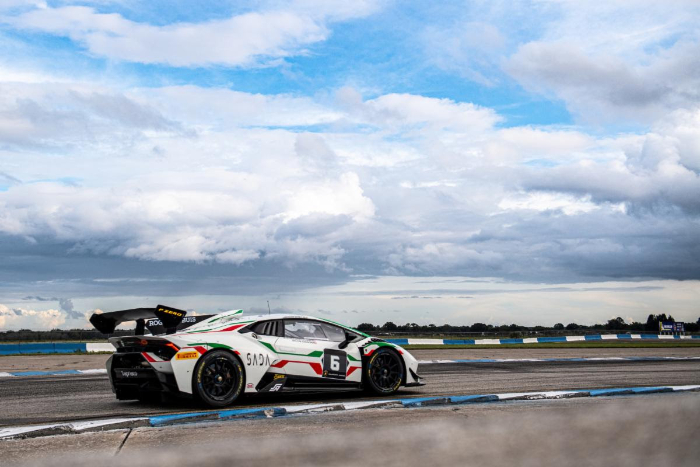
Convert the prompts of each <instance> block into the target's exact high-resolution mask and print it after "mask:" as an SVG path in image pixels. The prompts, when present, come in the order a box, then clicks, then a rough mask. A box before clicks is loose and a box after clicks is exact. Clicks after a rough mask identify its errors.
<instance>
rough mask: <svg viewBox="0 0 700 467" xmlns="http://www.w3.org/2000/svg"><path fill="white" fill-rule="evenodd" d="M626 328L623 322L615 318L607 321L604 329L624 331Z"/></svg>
mask: <svg viewBox="0 0 700 467" xmlns="http://www.w3.org/2000/svg"><path fill="white" fill-rule="evenodd" d="M626 326H627V325H626V324H625V320H624V319H622V318H620V317H619V316H618V317H617V318H613V319H609V320H608V322H607V323H606V324H605V329H609V330H614V329H625V327H626Z"/></svg>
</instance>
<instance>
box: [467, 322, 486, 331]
mask: <svg viewBox="0 0 700 467" xmlns="http://www.w3.org/2000/svg"><path fill="white" fill-rule="evenodd" d="M471 330H472V332H486V331H488V330H489V327H488V326H487V325H485V324H484V323H474V324H472V327H471Z"/></svg>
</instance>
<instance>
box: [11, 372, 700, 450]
mask: <svg viewBox="0 0 700 467" xmlns="http://www.w3.org/2000/svg"><path fill="white" fill-rule="evenodd" d="M689 391H700V385H687V386H651V387H637V388H608V389H577V390H570V391H544V392H514V393H506V394H472V395H463V396H461V395H460V396H433V397H418V398H410V399H387V400H374V401H357V402H338V403H330V404H307V405H287V406H279V407H261V408H246V409H232V410H212V411H207V412H188V413H180V414H172V415H157V416H147V417H135V418H112V419H103V420H89V421H82V422H70V423H54V424H47V425H32V426H16V427H6V428H0V439H9V438H28V437H39V436H52V435H58V434H76V433H87V432H92V431H104V430H117V429H133V428H139V427H163V426H169V425H179V424H183V423H196V422H212V421H228V420H237V419H246V418H275V417H282V416H287V415H303V414H306V415H310V414H318V413H324V412H336V411H348V410H362V409H374V408H381V409H393V408H416V407H435V406H443V405H461V404H475V403H484V402H504V401H534V400H556V399H569V398H575V397H576V398H578V397H607V396H621V395H627V396H632V395H643V394H656V393H671V392H689Z"/></svg>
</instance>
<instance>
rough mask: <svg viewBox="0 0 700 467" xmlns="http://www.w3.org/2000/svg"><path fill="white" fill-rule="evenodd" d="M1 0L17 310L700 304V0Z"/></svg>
mask: <svg viewBox="0 0 700 467" xmlns="http://www.w3.org/2000/svg"><path fill="white" fill-rule="evenodd" d="M205 4H206V2H197V3H194V2H191V1H189V0H182V1H173V0H167V1H166V0H150V1H148V2H139V1H136V0H122V1H119V0H114V1H110V0H94V1H69V0H53V1H46V2H44V1H30V0H22V1H20V0H0V328H2V329H17V328H33V329H46V328H52V327H63V328H71V327H82V326H85V324H86V321H85V316H86V315H89V313H91V312H92V310H95V309H102V310H106V311H108V310H113V309H120V308H125V307H126V308H129V307H136V306H153V305H155V304H156V303H165V304H168V305H171V306H176V307H180V308H186V309H193V310H197V311H199V312H216V311H218V310H226V309H232V308H244V309H245V310H246V311H253V312H254V311H260V310H263V309H266V307H267V304H266V302H267V301H268V300H269V301H270V306H271V307H272V308H273V309H278V310H293V311H298V310H299V311H303V312H305V313H308V314H312V315H316V316H326V317H333V319H337V320H341V321H343V322H346V323H348V324H351V325H355V324H358V323H360V322H371V323H375V324H379V323H383V322H385V321H389V320H391V321H394V322H399V323H405V322H417V323H421V324H428V323H437V324H442V323H451V324H471V323H473V322H475V321H480V322H487V323H492V324H503V323H506V324H509V323H512V322H516V323H520V324H526V325H534V324H538V323H541V324H547V325H551V324H554V323H556V322H562V323H565V324H566V323H569V322H578V323H586V324H592V323H594V322H601V321H605V320H607V319H609V318H611V317H615V316H621V317H623V318H624V319H625V320H628V321H629V320H632V319H634V320H642V321H643V320H645V319H646V316H647V315H648V314H649V313H658V312H666V313H669V312H670V313H672V314H673V315H674V317H676V318H677V319H683V320H692V321H695V320H697V319H698V316H700V306H699V305H698V303H700V3H698V2H697V0H687V1H684V0H668V1H665V2H659V1H658V0H608V1H606V2H600V1H597V0H591V1H587V0H576V1H566V0H530V1H526V0H523V1H494V0H488V1H449V2H443V1H435V2H425V1H418V0H416V1H398V0H396V1H391V0H356V1H351V2H349V1H332V0H298V1H281V0H280V1H274V0H271V1H265V0H259V1H239V0H237V1H224V0H219V1H216V2H210V4H209V6H204V5H205Z"/></svg>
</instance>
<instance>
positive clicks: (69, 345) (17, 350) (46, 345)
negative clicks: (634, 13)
mask: <svg viewBox="0 0 700 467" xmlns="http://www.w3.org/2000/svg"><path fill="white" fill-rule="evenodd" d="M640 339H643V340H647V339H656V340H676V339H700V335H694V336H660V335H657V334H595V335H590V336H560V337H526V338H523V339H420V338H416V339H414V338H408V339H384V340H385V341H387V342H391V343H392V344H396V345H502V344H538V343H550V342H582V341H603V340H605V341H607V340H640ZM113 351H114V347H113V346H112V344H109V343H106V342H43V343H31V344H0V355H21V354H37V353H45V354H60V353H75V352H83V353H94V352H113Z"/></svg>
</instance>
